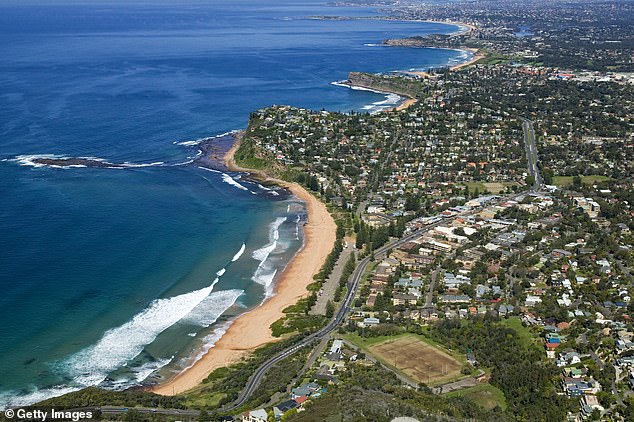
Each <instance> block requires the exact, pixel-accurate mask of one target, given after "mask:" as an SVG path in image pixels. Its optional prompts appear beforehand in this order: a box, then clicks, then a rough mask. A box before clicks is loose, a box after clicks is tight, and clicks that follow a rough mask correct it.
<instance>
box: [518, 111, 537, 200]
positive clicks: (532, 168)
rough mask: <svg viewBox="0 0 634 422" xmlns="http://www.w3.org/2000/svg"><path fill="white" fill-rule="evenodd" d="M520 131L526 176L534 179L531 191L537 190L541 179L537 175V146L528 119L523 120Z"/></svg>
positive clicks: (531, 123) (531, 124)
mask: <svg viewBox="0 0 634 422" xmlns="http://www.w3.org/2000/svg"><path fill="white" fill-rule="evenodd" d="M522 130H523V131H524V146H525V148H526V160H527V162H528V174H529V175H530V176H533V178H534V179H535V183H534V184H533V190H539V188H540V186H541V185H542V177H541V175H540V174H539V167H537V161H538V157H537V144H536V143H535V129H534V128H533V122H531V121H530V120H528V119H523V120H522Z"/></svg>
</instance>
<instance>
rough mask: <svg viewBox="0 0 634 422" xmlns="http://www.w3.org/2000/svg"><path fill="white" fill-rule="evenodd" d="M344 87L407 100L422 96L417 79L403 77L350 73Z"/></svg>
mask: <svg viewBox="0 0 634 422" xmlns="http://www.w3.org/2000/svg"><path fill="white" fill-rule="evenodd" d="M346 85H350V86H358V87H361V88H367V89H372V90H375V91H382V92H391V93H394V94H398V95H401V96H403V97H409V98H419V97H420V96H421V94H422V92H421V85H420V83H418V82H417V79H416V78H412V77H404V76H391V75H390V76H387V75H381V74H372V73H363V72H350V73H349V74H348V80H347V81H346Z"/></svg>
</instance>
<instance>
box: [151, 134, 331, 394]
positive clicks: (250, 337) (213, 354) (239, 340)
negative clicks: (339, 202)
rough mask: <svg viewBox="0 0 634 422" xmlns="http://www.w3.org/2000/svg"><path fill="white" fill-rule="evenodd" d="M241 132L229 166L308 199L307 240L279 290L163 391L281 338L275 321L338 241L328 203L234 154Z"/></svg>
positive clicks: (187, 386) (191, 384) (188, 384)
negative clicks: (273, 331)
mask: <svg viewBox="0 0 634 422" xmlns="http://www.w3.org/2000/svg"><path fill="white" fill-rule="evenodd" d="M241 137H242V133H238V134H236V136H235V141H234V143H233V145H232V146H231V148H230V149H229V150H228V151H227V152H226V154H225V156H224V164H225V166H226V167H227V168H228V169H229V170H230V171H240V172H243V171H244V172H248V173H250V174H252V175H256V177H257V178H259V179H263V181H266V182H271V183H275V184H277V185H279V186H282V187H283V188H286V189H288V190H289V191H290V192H291V193H292V194H293V195H294V196H296V197H298V198H299V199H300V200H302V201H303V202H304V203H305V204H306V211H307V213H308V221H307V223H306V224H305V225H304V244H303V245H302V247H301V248H300V249H299V250H298V251H297V253H296V254H295V256H293V258H292V259H291V260H290V261H289V262H288V264H287V265H286V267H285V268H284V270H283V271H282V273H281V274H280V276H279V278H277V280H276V281H275V287H274V295H272V296H271V297H269V298H267V299H265V300H264V302H262V304H261V305H259V306H257V307H255V308H253V309H252V310H250V311H248V312H246V313H243V314H241V315H239V316H238V317H237V318H235V319H234V320H233V322H232V324H231V325H230V326H229V328H228V329H227V331H226V332H225V333H224V334H223V336H222V337H221V338H220V339H219V340H218V341H217V342H216V343H215V344H214V346H212V347H211V348H210V349H209V351H207V353H205V354H204V355H203V356H202V357H201V358H200V359H199V360H198V361H196V362H195V363H194V364H193V365H192V366H190V367H189V368H186V369H184V370H183V371H182V372H180V373H179V374H178V375H176V376H175V377H174V378H172V379H171V380H166V381H165V382H162V383H160V384H158V385H156V386H153V387H151V388H150V391H152V392H154V393H157V394H160V395H166V396H171V395H176V394H180V393H183V392H185V391H188V390H191V389H193V388H195V387H197V386H199V385H200V384H201V383H202V381H203V380H204V379H205V378H206V377H207V376H208V375H209V374H210V373H211V372H213V371H214V370H215V369H218V368H221V367H226V366H229V365H232V364H234V363H237V362H239V361H240V360H242V359H243V358H244V357H246V356H247V355H248V354H249V353H250V352H252V351H253V350H255V349H257V348H258V347H261V346H263V345H265V344H268V343H272V342H275V341H279V340H281V338H277V337H273V336H272V335H271V330H270V328H269V327H270V325H271V324H272V323H274V322H275V321H277V320H278V319H280V318H281V317H282V316H284V313H283V312H282V310H283V309H285V308H286V307H288V306H291V305H294V304H295V303H297V301H298V300H299V299H301V298H303V297H306V296H307V295H308V290H306V287H307V286H308V285H309V284H311V283H312V282H313V281H314V280H313V275H314V274H316V273H317V272H318V271H319V270H320V269H321V266H322V264H323V262H324V261H325V259H326V257H327V256H328V254H329V253H330V251H331V249H332V246H333V244H334V242H335V234H336V229H337V226H336V224H335V221H334V219H333V218H332V216H331V215H330V213H329V212H328V210H327V208H326V206H325V205H324V204H323V203H322V202H321V201H320V200H319V199H317V198H316V197H315V196H313V195H311V194H310V193H309V192H308V191H307V190H306V189H304V188H303V187H302V186H300V185H299V184H297V183H288V182H285V181H282V180H279V179H275V178H271V177H269V176H268V175H267V174H266V173H265V172H264V171H261V170H253V169H245V168H242V167H239V166H238V165H236V163H235V160H234V154H235V152H236V151H237V149H238V148H239V147H240V142H241Z"/></svg>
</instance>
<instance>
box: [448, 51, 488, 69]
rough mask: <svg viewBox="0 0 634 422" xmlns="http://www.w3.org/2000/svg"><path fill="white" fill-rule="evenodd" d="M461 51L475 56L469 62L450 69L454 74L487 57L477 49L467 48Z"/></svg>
mask: <svg viewBox="0 0 634 422" xmlns="http://www.w3.org/2000/svg"><path fill="white" fill-rule="evenodd" d="M460 50H462V51H470V52H471V54H473V56H472V57H471V60H468V61H466V62H464V63H460V64H457V65H455V66H452V67H450V68H449V70H450V71H452V72H455V71H457V70H460V69H462V68H464V67H467V66H471V65H472V64H474V63H476V62H477V61H479V60H480V59H483V58H484V57H486V56H485V55H484V54H481V53H480V50H479V49H477V48H469V47H466V48H461V49H460Z"/></svg>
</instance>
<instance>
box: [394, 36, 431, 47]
mask: <svg viewBox="0 0 634 422" xmlns="http://www.w3.org/2000/svg"><path fill="white" fill-rule="evenodd" d="M429 44H430V43H429V41H426V40H425V38H423V37H410V38H399V39H388V40H385V41H383V45H389V46H391V47H428V46H429Z"/></svg>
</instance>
